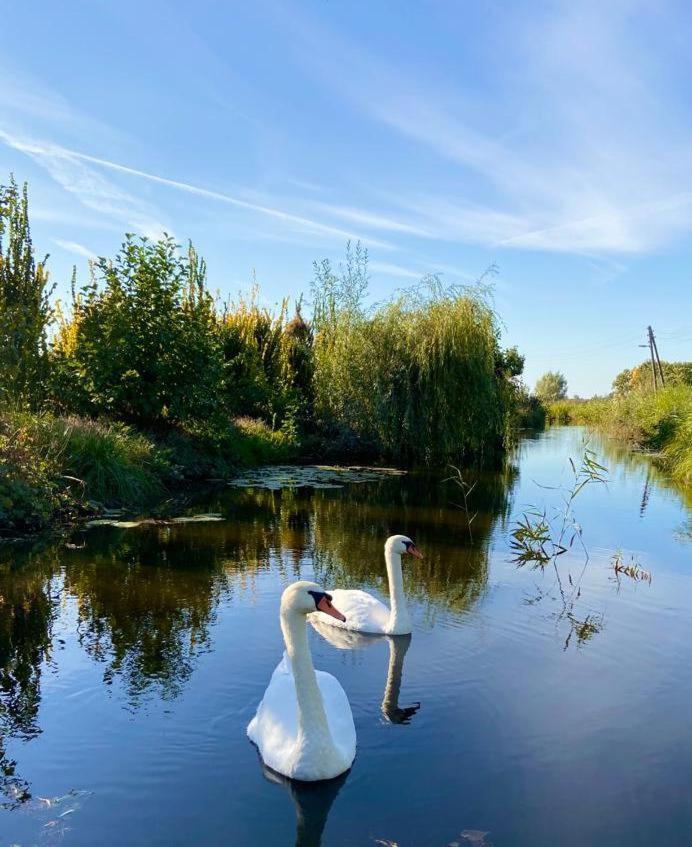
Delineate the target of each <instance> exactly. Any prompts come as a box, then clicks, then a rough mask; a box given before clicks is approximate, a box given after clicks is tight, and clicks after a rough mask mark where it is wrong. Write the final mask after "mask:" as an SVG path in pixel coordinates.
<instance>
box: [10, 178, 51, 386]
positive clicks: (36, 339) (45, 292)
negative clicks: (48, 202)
mask: <svg viewBox="0 0 692 847" xmlns="http://www.w3.org/2000/svg"><path fill="white" fill-rule="evenodd" d="M47 259H48V256H46V257H45V259H44V260H43V261H42V262H38V263H37V262H36V260H35V258H34V247H33V243H32V241H31V231H30V229H29V200H28V194H27V186H26V183H24V187H23V189H22V191H21V192H20V191H19V188H18V186H17V183H16V182H15V181H14V177H10V184H9V185H0V398H2V399H10V400H13V401H20V400H21V401H29V402H31V403H37V402H38V401H39V399H40V398H41V396H42V393H43V392H42V388H43V385H44V380H45V377H46V369H47V365H48V359H47V354H46V327H47V326H48V323H49V321H50V319H51V309H50V304H49V297H50V294H51V290H49V289H48V273H47V271H46V269H45V266H46V260H47Z"/></svg>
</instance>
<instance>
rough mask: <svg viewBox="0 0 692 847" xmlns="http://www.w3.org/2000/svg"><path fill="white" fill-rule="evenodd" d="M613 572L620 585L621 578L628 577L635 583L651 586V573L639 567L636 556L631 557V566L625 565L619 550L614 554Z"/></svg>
mask: <svg viewBox="0 0 692 847" xmlns="http://www.w3.org/2000/svg"><path fill="white" fill-rule="evenodd" d="M612 562H613V571H614V573H615V579H616V581H617V583H618V585H619V584H620V577H621V576H627V577H629V578H630V579H632V580H634V581H635V582H648V583H649V585H651V571H645V570H644V568H641V567H640V566H639V563H638V562H637V561H636V559H635V558H634V556H631V557H630V561H629V564H625V562H624V558H623V555H622V553H621V552H620V551H619V550H618V552H617V553H614V554H613V558H612Z"/></svg>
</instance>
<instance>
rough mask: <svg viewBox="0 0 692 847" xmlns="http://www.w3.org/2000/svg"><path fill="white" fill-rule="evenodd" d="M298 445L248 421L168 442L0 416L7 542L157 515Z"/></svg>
mask: <svg viewBox="0 0 692 847" xmlns="http://www.w3.org/2000/svg"><path fill="white" fill-rule="evenodd" d="M298 449H299V445H298V441H297V438H296V437H295V436H293V435H291V434H290V433H288V432H285V431H273V430H271V429H270V428H269V427H268V426H267V425H266V424H264V423H263V422H262V421H258V420H252V419H250V418H238V419H236V420H234V421H232V422H231V423H229V425H228V426H227V427H226V428H225V430H224V432H223V433H220V432H212V431H207V432H186V431H185V430H182V429H172V430H170V431H169V432H167V433H165V434H160V435H158V436H155V435H152V434H148V433H143V432H138V431H136V430H134V429H133V428H132V427H129V426H126V425H125V424H122V423H118V422H110V421H94V420H90V419H87V418H81V417H78V416H75V415H69V416H56V415H52V414H49V413H47V412H44V413H40V414H31V413H29V412H22V411H7V410H6V411H4V412H0V538H1V537H3V536H5V537H8V536H10V537H13V536H24V535H30V534H34V533H39V532H44V531H46V530H50V529H56V528H59V527H60V526H64V525H70V524H72V523H74V522H75V521H76V520H79V518H80V517H86V516H94V515H98V514H101V513H103V512H104V511H105V510H108V509H114V508H115V509H127V510H128V511H137V510H140V509H145V508H153V507H154V506H155V505H157V504H160V503H161V502H162V501H164V500H166V499H167V498H169V497H170V496H172V495H175V494H178V493H180V492H182V491H184V490H185V489H186V488H188V487H190V486H192V485H194V484H196V483H199V482H202V481H209V480H211V479H220V478H224V477H227V476H230V475H231V474H232V473H233V472H234V471H236V470H238V469H239V468H243V467H250V466H253V465H258V464H265V463H271V462H287V461H291V460H293V459H295V458H296V457H297V456H298Z"/></svg>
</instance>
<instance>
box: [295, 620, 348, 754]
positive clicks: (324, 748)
mask: <svg viewBox="0 0 692 847" xmlns="http://www.w3.org/2000/svg"><path fill="white" fill-rule="evenodd" d="M281 629H282V631H283V634H284V641H285V643H286V652H287V653H288V658H289V659H290V660H291V669H292V671H293V679H294V682H295V686H296V699H297V701H298V740H297V748H296V755H297V757H298V759H299V760H305V761H306V762H308V761H309V762H310V763H313V762H320V763H322V764H325V763H327V762H328V761H329V759H330V758H331V757H332V756H337V755H338V753H337V750H336V747H335V746H334V740H333V739H332V735H331V732H330V731H329V724H328V723H327V713H326V712H325V710H324V701H323V700H322V694H321V692H320V688H319V685H318V683H317V674H316V673H315V667H314V665H313V664H312V655H311V653H310V646H309V644H308V628H307V620H306V617H305V615H303V614H300V613H297V612H292V611H290V610H288V611H282V612H281Z"/></svg>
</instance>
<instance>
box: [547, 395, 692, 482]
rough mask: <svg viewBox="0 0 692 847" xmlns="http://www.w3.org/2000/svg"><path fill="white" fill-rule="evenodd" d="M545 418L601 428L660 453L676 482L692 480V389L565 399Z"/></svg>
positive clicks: (555, 404) (643, 447)
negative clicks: (583, 399) (585, 398)
mask: <svg viewBox="0 0 692 847" xmlns="http://www.w3.org/2000/svg"><path fill="white" fill-rule="evenodd" d="M548 415H549V419H550V421H551V423H571V424H582V425H584V426H591V427H597V428H600V429H605V430H607V431H608V432H611V433H612V434H614V435H615V436H617V437H619V438H621V439H622V440H624V441H627V442H629V443H630V444H632V445H633V446H635V447H638V448H640V449H642V450H650V451H654V452H657V453H660V454H661V459H662V461H663V463H664V465H665V466H666V468H667V469H668V470H669V471H670V473H671V475H672V476H673V477H674V478H675V479H678V480H680V481H681V482H689V481H691V480H692V437H690V435H691V433H692V386H688V385H673V386H670V387H667V388H664V389H662V390H659V391H657V392H656V393H654V392H640V391H630V392H628V393H626V394H616V395H614V396H613V397H610V398H605V397H595V398H594V399H593V400H586V401H574V400H564V401H561V402H560V403H553V404H551V405H550V407H549V411H548Z"/></svg>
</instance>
